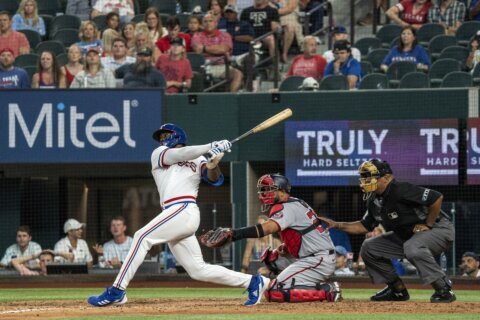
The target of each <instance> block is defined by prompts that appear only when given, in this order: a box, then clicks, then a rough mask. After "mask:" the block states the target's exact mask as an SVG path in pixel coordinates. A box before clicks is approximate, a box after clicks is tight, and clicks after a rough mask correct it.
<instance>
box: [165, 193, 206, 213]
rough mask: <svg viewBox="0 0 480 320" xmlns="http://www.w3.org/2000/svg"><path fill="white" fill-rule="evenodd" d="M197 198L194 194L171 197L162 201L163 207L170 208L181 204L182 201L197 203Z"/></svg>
mask: <svg viewBox="0 0 480 320" xmlns="http://www.w3.org/2000/svg"><path fill="white" fill-rule="evenodd" d="M196 200H197V199H196V198H195V197H194V196H180V197H175V198H170V199H168V200H165V201H164V202H162V203H161V206H162V209H163V210H165V209H168V208H169V207H171V206H173V205H176V204H180V203H196Z"/></svg>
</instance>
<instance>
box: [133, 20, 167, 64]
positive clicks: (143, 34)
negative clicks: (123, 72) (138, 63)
mask: <svg viewBox="0 0 480 320" xmlns="http://www.w3.org/2000/svg"><path fill="white" fill-rule="evenodd" d="M143 47H148V48H150V49H152V51H153V56H152V58H153V61H157V59H158V57H159V56H160V54H161V53H160V50H159V49H158V48H157V46H156V45H155V43H154V42H153V41H152V39H151V38H150V33H149V30H148V26H147V24H146V23H145V22H140V23H137V25H136V26H135V46H134V47H133V48H131V49H130V50H129V52H128V55H129V56H132V57H136V56H137V51H138V49H140V48H143Z"/></svg>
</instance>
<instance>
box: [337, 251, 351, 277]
mask: <svg viewBox="0 0 480 320" xmlns="http://www.w3.org/2000/svg"><path fill="white" fill-rule="evenodd" d="M335 253H336V255H337V264H336V265H335V275H336V276H341V277H351V276H354V275H355V273H354V272H353V271H352V270H350V268H348V267H347V249H345V248H344V247H342V246H335Z"/></svg>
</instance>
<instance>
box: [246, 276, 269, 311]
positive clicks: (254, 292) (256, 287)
mask: <svg viewBox="0 0 480 320" xmlns="http://www.w3.org/2000/svg"><path fill="white" fill-rule="evenodd" d="M269 283H270V279H268V278H265V277H263V276H261V275H259V274H257V275H255V276H253V277H252V280H251V281H250V284H249V285H248V288H247V291H248V299H247V301H245V304H244V305H245V306H247V307H250V306H254V305H256V304H259V303H260V300H262V296H263V292H264V291H265V290H266V289H267V288H268V284H269Z"/></svg>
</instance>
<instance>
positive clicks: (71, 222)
mask: <svg viewBox="0 0 480 320" xmlns="http://www.w3.org/2000/svg"><path fill="white" fill-rule="evenodd" d="M82 72H83V71H82ZM85 226H86V224H85V223H80V222H78V221H77V220H75V219H68V220H67V221H66V222H65V224H64V226H63V232H65V233H66V234H67V236H66V237H65V238H62V239H60V240H59V241H58V242H57V243H56V244H55V248H54V251H55V252H56V253H57V254H59V256H57V257H55V261H58V262H61V263H65V262H67V261H68V262H73V263H86V264H87V266H88V267H89V268H91V267H92V265H93V259H92V255H91V254H90V250H88V245H87V242H85V240H83V239H82V233H83V228H84V227H85ZM68 253H73V256H72V255H68ZM66 257H68V258H66Z"/></svg>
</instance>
